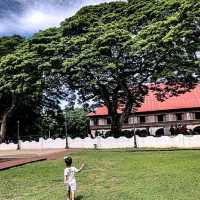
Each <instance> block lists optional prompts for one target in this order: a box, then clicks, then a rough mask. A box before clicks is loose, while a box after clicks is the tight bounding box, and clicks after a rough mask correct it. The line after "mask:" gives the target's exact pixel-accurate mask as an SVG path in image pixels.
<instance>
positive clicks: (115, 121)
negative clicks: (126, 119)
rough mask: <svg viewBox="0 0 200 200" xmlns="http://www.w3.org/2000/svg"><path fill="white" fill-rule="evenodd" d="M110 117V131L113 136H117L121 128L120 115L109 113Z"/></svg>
mask: <svg viewBox="0 0 200 200" xmlns="http://www.w3.org/2000/svg"><path fill="white" fill-rule="evenodd" d="M111 119H112V120H111V121H112V123H111V133H112V135H113V136H115V137H118V136H119V134H120V132H121V129H122V124H121V123H120V116H119V115H118V114H117V113H115V114H113V115H111Z"/></svg>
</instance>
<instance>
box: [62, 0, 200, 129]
mask: <svg viewBox="0 0 200 200" xmlns="http://www.w3.org/2000/svg"><path fill="white" fill-rule="evenodd" d="M99 10H101V12H99ZM199 11H200V3H198V2H196V1H194V0H187V1H180V2H179V3H177V2H175V1H167V0H160V1H129V2H128V4H126V3H121V2H120V3H111V4H102V5H100V6H96V7H87V8H83V9H82V10H81V11H80V12H78V14H77V15H76V16H74V17H72V18H70V19H67V20H66V21H65V22H64V23H63V24H62V26H61V28H62V30H63V37H62V42H63V43H62V44H63V50H64V52H65V60H64V66H65V69H66V76H67V80H68V84H69V85H70V87H71V88H74V89H77V90H78V91H79V94H80V96H81V97H82V100H83V101H87V100H91V99H92V100H93V101H94V102H99V103H104V104H105V105H106V106H107V107H108V112H109V115H111V118H112V127H111V129H112V131H113V132H118V131H119V130H120V129H121V125H122V124H123V121H124V120H125V119H126V118H127V117H128V115H129V114H130V112H131V111H132V110H134V109H135V108H136V107H137V106H138V105H140V104H141V103H142V101H143V98H144V95H146V94H147V92H148V90H149V89H154V90H156V91H157V94H158V97H159V98H160V99H161V100H164V98H165V97H166V96H168V97H169V96H170V95H177V94H178V93H182V92H185V91H186V90H189V89H190V88H191V87H192V85H193V83H195V82H196V81H198V75H199V57H198V52H199V50H200V47H199V42H200V40H199V34H200V30H199V24H200V17H199V13H200V12H199ZM86 19H87V20H86ZM148 83H154V84H153V86H152V87H149V86H148ZM161 83H164V85H163V84H161ZM166 94H167V95H166ZM121 105H123V106H122V108H121V110H120V112H121V115H119V114H118V112H117V110H118V109H119V108H120V106H121Z"/></svg>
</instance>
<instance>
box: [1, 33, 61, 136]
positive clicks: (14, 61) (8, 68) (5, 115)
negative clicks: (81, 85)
mask: <svg viewBox="0 0 200 200" xmlns="http://www.w3.org/2000/svg"><path fill="white" fill-rule="evenodd" d="M37 38H38V40H39V39H40V38H41V36H40V34H38V36H37ZM33 39H34V38H33ZM31 42H32V41H30V40H26V41H23V42H22V43H21V44H20V45H19V46H18V47H17V46H16V47H15V48H13V51H10V49H9V50H8V53H7V54H5V55H3V56H2V57H1V58H0V101H1V112H0V115H1V129H0V136H1V138H2V139H4V138H5V137H6V136H7V135H8V131H9V130H11V129H9V128H8V123H9V121H10V120H13V119H15V120H16V119H17V120H20V119H21V118H20V116H16V115H17V114H19V113H22V112H26V111H27V110H26V109H25V108H27V109H28V107H29V108H30V109H31V110H32V112H35V113H36V115H35V117H36V118H37V116H40V114H41V111H43V110H46V109H48V108H51V109H52V108H54V109H58V104H59V100H60V99H61V98H63V97H64V96H65V93H63V92H62V91H64V90H65V89H61V88H62V87H63V84H61V82H62V78H60V75H59V74H58V73H57V70H56V65H57V63H56V58H55V57H53V58H52V59H49V55H50V54H51V50H52V49H47V50H46V49H44V48H43V46H42V45H38V44H37V42H36V43H35V45H34V46H33V45H32V43H31ZM45 50H46V52H45V55H44V51H45ZM48 51H49V52H48ZM4 52H5V51H4ZM47 59H48V60H47ZM30 109H29V110H30ZM27 114H28V112H26V113H25V114H24V116H26V115H27ZM28 117H29V118H31V115H30V112H29V116H28ZM24 119H25V118H22V121H23V120H24ZM25 122H26V124H28V123H27V122H28V121H27V120H26V121H25ZM24 130H25V128H24ZM25 132H26V133H27V131H25ZM11 136H13V135H11Z"/></svg>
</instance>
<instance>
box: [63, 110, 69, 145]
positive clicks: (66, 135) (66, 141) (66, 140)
mask: <svg viewBox="0 0 200 200" xmlns="http://www.w3.org/2000/svg"><path fill="white" fill-rule="evenodd" d="M63 114H64V118H65V149H69V144H68V132H67V116H66V112H65V111H63Z"/></svg>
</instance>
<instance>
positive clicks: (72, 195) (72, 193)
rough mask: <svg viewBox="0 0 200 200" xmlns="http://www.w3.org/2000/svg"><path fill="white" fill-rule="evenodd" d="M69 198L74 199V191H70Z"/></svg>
mask: <svg viewBox="0 0 200 200" xmlns="http://www.w3.org/2000/svg"><path fill="white" fill-rule="evenodd" d="M70 200H75V192H74V191H71V199H70Z"/></svg>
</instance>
